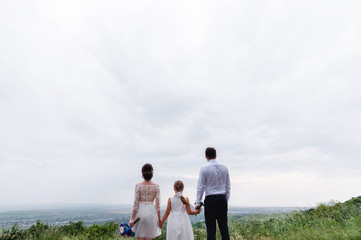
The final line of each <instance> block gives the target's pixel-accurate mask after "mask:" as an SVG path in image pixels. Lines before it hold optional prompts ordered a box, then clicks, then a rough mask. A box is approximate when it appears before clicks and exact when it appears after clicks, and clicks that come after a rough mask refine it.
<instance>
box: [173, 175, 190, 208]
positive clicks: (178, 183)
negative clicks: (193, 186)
mask: <svg viewBox="0 0 361 240" xmlns="http://www.w3.org/2000/svg"><path fill="white" fill-rule="evenodd" d="M183 189H184V184H183V182H182V181H181V180H178V181H175V183H174V190H175V191H177V192H180V191H183ZM180 199H181V201H182V203H184V204H185V205H188V204H189V203H187V200H186V199H185V197H183V196H181V197H180Z"/></svg>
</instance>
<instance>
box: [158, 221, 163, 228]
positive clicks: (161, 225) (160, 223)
mask: <svg viewBox="0 0 361 240" xmlns="http://www.w3.org/2000/svg"><path fill="white" fill-rule="evenodd" d="M163 225H164V223H163V222H162V220H159V228H160V229H162V228H163Z"/></svg>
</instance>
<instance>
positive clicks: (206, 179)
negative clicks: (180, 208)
mask: <svg viewBox="0 0 361 240" xmlns="http://www.w3.org/2000/svg"><path fill="white" fill-rule="evenodd" d="M230 190H231V181H230V180H229V173H228V168H227V167H226V166H225V165H223V164H219V163H218V162H217V161H216V160H215V159H212V160H209V161H208V163H207V164H206V165H205V166H203V167H202V168H201V170H200V172H199V179H198V186H197V200H196V205H197V206H199V204H200V202H202V197H203V192H204V193H205V196H208V195H216V194H225V195H226V197H227V202H228V201H229V197H230Z"/></svg>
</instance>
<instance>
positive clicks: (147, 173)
mask: <svg viewBox="0 0 361 240" xmlns="http://www.w3.org/2000/svg"><path fill="white" fill-rule="evenodd" d="M142 177H143V178H144V179H145V180H147V181H149V180H150V179H152V177H153V166H152V164H150V163H146V164H144V165H143V167H142Z"/></svg>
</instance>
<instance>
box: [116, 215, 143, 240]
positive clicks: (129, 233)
mask: <svg viewBox="0 0 361 240" xmlns="http://www.w3.org/2000/svg"><path fill="white" fill-rule="evenodd" d="M139 220H140V218H137V219H135V221H134V224H136V223H137V222H139ZM119 234H120V235H121V236H123V237H134V235H135V232H133V230H132V228H131V227H129V224H128V223H121V224H120V225H119Z"/></svg>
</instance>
